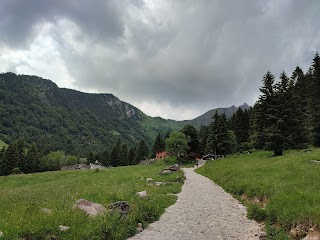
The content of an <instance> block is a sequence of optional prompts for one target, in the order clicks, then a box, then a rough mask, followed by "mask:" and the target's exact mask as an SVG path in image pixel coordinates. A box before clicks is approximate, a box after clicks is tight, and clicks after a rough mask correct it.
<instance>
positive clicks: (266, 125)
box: [253, 71, 275, 149]
mask: <svg viewBox="0 0 320 240" xmlns="http://www.w3.org/2000/svg"><path fill="white" fill-rule="evenodd" d="M262 82H263V86H262V87H261V88H260V92H261V95H260V96H259V100H258V102H257V103H256V104H255V106H254V108H255V111H254V116H253V117H254V126H253V127H254V136H253V138H254V142H255V148H257V149H265V148H266V145H267V142H268V141H270V134H271V133H270V130H271V129H270V126H271V125H272V124H273V125H274V124H275V123H274V121H275V117H274V100H275V99H274V94H275V93H274V76H273V75H272V74H271V72H270V71H268V72H267V73H266V74H265V75H264V76H263V79H262ZM274 131H275V130H274ZM269 145H270V144H269Z"/></svg>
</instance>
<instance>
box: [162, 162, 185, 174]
mask: <svg viewBox="0 0 320 240" xmlns="http://www.w3.org/2000/svg"><path fill="white" fill-rule="evenodd" d="M178 170H180V167H179V165H178V164H175V165H172V166H170V167H168V168H166V169H163V170H162V171H161V172H160V174H170V173H172V172H175V171H178Z"/></svg>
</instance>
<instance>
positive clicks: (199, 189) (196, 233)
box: [130, 168, 261, 240]
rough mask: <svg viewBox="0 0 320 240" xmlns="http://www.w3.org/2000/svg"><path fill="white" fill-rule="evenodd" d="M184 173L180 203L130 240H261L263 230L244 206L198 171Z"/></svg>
mask: <svg viewBox="0 0 320 240" xmlns="http://www.w3.org/2000/svg"><path fill="white" fill-rule="evenodd" d="M183 170H184V172H185V174H186V180H185V183H184V185H183V187H182V191H181V192H180V193H179V194H178V200H177V202H176V203H175V204H174V205H172V206H170V207H168V208H167V209H166V212H165V213H164V214H163V215H162V216H161V218H160V219H159V221H157V222H154V223H152V224H150V225H149V227H148V228H147V229H145V230H144V231H143V232H141V233H140V234H137V235H136V236H134V237H132V238H130V240H138V239H140V240H169V239H170V240H179V239H183V240H189V239H190V240H191V239H192V240H202V239H203V240H210V239H213V240H216V239H226V240H228V239H239V240H255V239H257V240H258V239H259V232H261V226H260V225H259V224H258V223H256V222H255V221H251V220H248V219H247V218H246V208H245V207H244V206H243V205H241V204H240V203H239V202H238V201H237V200H236V199H234V198H233V197H232V196H231V195H230V194H228V193H226V192H225V191H224V190H223V189H222V188H221V187H219V186H218V185H216V184H215V183H213V182H212V181H211V180H210V179H208V178H206V177H203V176H201V175H200V174H197V173H195V172H194V169H191V168H185V169H183Z"/></svg>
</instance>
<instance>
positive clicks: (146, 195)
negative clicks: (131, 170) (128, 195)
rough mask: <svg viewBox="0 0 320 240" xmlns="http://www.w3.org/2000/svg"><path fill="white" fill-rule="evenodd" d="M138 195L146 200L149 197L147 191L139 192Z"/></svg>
mask: <svg viewBox="0 0 320 240" xmlns="http://www.w3.org/2000/svg"><path fill="white" fill-rule="evenodd" d="M137 195H138V196H139V197H141V198H145V197H148V196H149V195H148V193H147V191H142V192H137Z"/></svg>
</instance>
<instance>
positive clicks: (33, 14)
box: [0, 0, 320, 119]
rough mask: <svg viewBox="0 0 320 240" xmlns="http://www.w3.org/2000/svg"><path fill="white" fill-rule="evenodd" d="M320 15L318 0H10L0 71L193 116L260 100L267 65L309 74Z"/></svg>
mask: <svg viewBox="0 0 320 240" xmlns="http://www.w3.org/2000/svg"><path fill="white" fill-rule="evenodd" d="M319 12H320V3H319V1H317V0H314V1H311V0H310V1H298V0H295V1H294V0H292V1H290V0H283V1H278V0H268V1H265V0H260V1H259V0H258V1H257V0H246V1H235V0H234V1H222V0H212V1H207V0H199V1H182V0H181V1H169V0H167V1H165V0H161V1H160V0H159V1H151V0H146V1H142V0H141V1H138V0H136V1H130V0H124V1H118V0H106V1H98V0H97V1H80V0H78V1H76V0H75V1H50V0H41V1H40V0H39V1H36V0H31V1H24V0H2V1H1V3H0V32H1V35H0V49H2V50H3V51H1V52H0V63H1V64H0V66H2V67H1V68H0V70H1V71H2V72H3V71H8V70H11V71H16V72H17V73H28V74H30V73H33V74H37V75H40V76H42V77H47V78H50V79H52V80H54V81H55V80H56V81H58V82H59V86H62V87H64V86H68V87H70V86H71V87H73V88H76V89H79V90H82V91H94V92H110V93H113V94H115V95H116V96H118V97H119V98H120V99H122V100H125V101H128V102H130V103H133V104H134V105H136V106H137V107H139V108H141V109H142V110H143V111H144V112H146V113H147V114H150V115H158V114H160V115H161V116H162V117H168V118H174V119H184V118H193V117H196V116H197V115H199V114H202V113H204V112H205V111H206V110H209V109H211V108H215V107H227V106H230V105H232V104H235V105H239V104H242V103H243V102H247V103H249V104H253V103H254V102H255V100H256V99H257V95H258V94H259V90H258V88H259V86H260V85H261V79H262V76H263V75H264V74H265V73H266V72H267V71H268V70H271V72H273V73H274V74H275V75H276V76H277V75H279V74H280V72H281V71H282V70H285V71H287V73H288V74H289V75H290V74H291V72H292V71H293V70H294V68H295V66H296V65H299V66H301V67H302V68H303V69H304V70H306V68H307V67H308V66H309V65H310V63H311V60H312V57H313V56H314V54H315V52H316V51H317V50H319V48H320V15H319V14H318V13H319ZM40 33H41V34H40ZM38 49H43V50H42V51H43V53H42V54H41V55H40V53H39V50H38ZM18 53H19V54H18ZM44 58H48V60H50V59H52V58H53V59H55V60H54V61H53V60H51V64H47V65H46V64H44V63H43V62H46V59H44ZM40 61H41V62H42V64H40V65H39V62H40ZM49 62H50V61H49ZM24 70H25V71H27V72H23V71H24ZM67 80H68V81H69V83H68V84H67Z"/></svg>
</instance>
